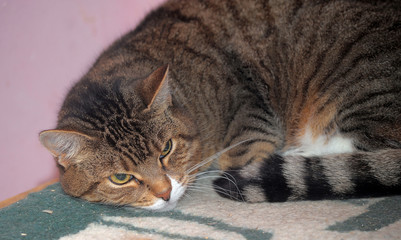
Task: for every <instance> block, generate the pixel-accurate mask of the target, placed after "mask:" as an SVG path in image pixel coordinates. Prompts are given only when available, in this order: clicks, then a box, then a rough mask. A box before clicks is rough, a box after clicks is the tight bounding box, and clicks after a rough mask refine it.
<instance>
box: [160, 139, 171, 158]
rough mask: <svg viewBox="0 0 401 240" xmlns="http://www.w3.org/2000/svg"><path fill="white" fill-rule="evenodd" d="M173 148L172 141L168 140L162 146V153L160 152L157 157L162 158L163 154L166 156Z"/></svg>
mask: <svg viewBox="0 0 401 240" xmlns="http://www.w3.org/2000/svg"><path fill="white" fill-rule="evenodd" d="M172 148H173V142H172V141H171V139H170V140H168V142H167V143H166V146H165V147H164V149H163V151H162V153H161V154H160V157H159V159H163V158H164V157H165V156H167V155H168V154H169V153H170V151H171V149H172Z"/></svg>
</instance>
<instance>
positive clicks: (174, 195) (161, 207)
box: [141, 175, 187, 212]
mask: <svg viewBox="0 0 401 240" xmlns="http://www.w3.org/2000/svg"><path fill="white" fill-rule="evenodd" d="M167 176H168V175H167ZM168 178H170V181H171V188H172V189H171V195H170V200H168V201H164V200H162V199H159V200H157V201H156V202H155V203H154V204H153V205H151V206H146V207H141V208H143V209H147V210H152V211H160V212H163V211H170V210H172V209H173V208H175V206H176V205H177V202H178V200H179V199H180V198H181V197H182V196H183V195H184V192H185V190H186V188H187V187H186V186H183V185H181V184H180V183H178V182H177V181H176V180H175V179H173V178H172V177H170V176H168Z"/></svg>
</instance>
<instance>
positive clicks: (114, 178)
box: [109, 173, 134, 185]
mask: <svg viewBox="0 0 401 240" xmlns="http://www.w3.org/2000/svg"><path fill="white" fill-rule="evenodd" d="M132 179H134V176H132V175H130V174H125V173H117V174H113V175H111V176H110V177H109V180H110V182H112V183H114V184H117V185H123V184H126V183H128V182H129V181H131V180H132Z"/></svg>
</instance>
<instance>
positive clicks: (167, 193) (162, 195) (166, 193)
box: [155, 187, 171, 201]
mask: <svg viewBox="0 0 401 240" xmlns="http://www.w3.org/2000/svg"><path fill="white" fill-rule="evenodd" d="M170 194H171V187H169V188H168V189H167V190H166V191H164V192H161V193H156V194H155V196H156V197H158V198H161V199H163V200H164V201H168V200H170Z"/></svg>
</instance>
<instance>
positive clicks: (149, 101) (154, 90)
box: [138, 65, 171, 110]
mask: <svg viewBox="0 0 401 240" xmlns="http://www.w3.org/2000/svg"><path fill="white" fill-rule="evenodd" d="M168 71H169V66H168V65H164V66H162V67H159V68H158V69H156V70H155V71H154V72H152V73H151V74H150V75H149V76H148V77H147V78H145V79H144V80H142V81H141V82H140V83H139V86H138V88H139V89H138V92H139V93H140V95H141V97H142V100H143V102H144V103H145V105H146V109H147V110H149V109H151V108H154V107H157V108H158V107H160V106H166V105H169V104H171V93H170V89H169V84H168Z"/></svg>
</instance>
